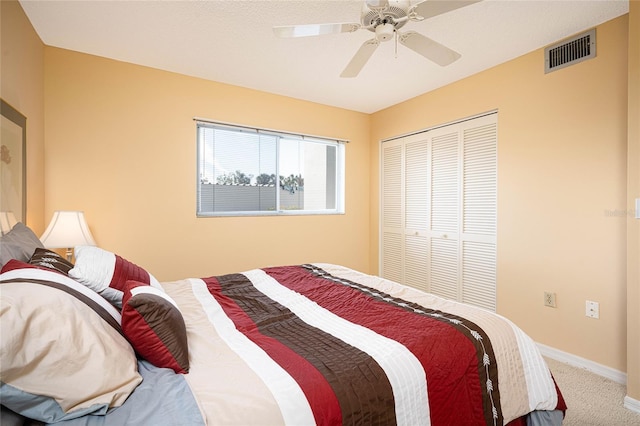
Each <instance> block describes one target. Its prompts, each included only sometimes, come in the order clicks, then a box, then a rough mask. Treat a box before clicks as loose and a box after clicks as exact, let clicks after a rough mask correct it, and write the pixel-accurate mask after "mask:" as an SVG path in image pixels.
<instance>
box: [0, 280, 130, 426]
mask: <svg viewBox="0 0 640 426" xmlns="http://www.w3.org/2000/svg"><path fill="white" fill-rule="evenodd" d="M33 271H35V272H46V271H42V270H38V269H33ZM12 272H13V271H10V272H8V273H7V274H10V273H12ZM46 273H48V274H51V275H56V276H59V277H61V278H65V277H62V276H61V275H60V274H57V273H53V272H46ZM3 279H4V277H3ZM72 293H73V292H69V291H68V290H65V291H62V290H61V289H60V288H55V287H50V286H48V285H44V284H41V283H34V282H28V281H26V280H23V281H20V280H18V279H16V280H12V281H10V282H7V281H5V282H3V283H1V284H0V336H1V339H2V345H1V346H0V376H1V377H2V382H1V383H0V394H1V395H2V404H3V405H4V406H6V407H7V408H9V409H11V410H12V411H14V412H16V413H18V414H20V415H23V416H25V417H28V418H32V419H35V420H39V421H42V422H46V423H50V422H57V421H60V420H67V419H73V418H76V417H80V416H83V415H86V414H89V413H91V414H100V415H101V414H105V413H106V412H107V410H108V409H110V408H114V407H119V406H121V405H122V404H123V403H124V401H125V400H126V399H127V397H128V396H129V395H130V394H131V393H132V392H133V391H134V389H135V388H136V387H137V386H138V385H139V384H140V383H141V381H142V378H141V376H140V375H139V374H138V371H137V360H136V356H135V353H134V351H133V348H132V347H131V345H130V344H129V343H128V342H127V340H126V339H125V338H124V337H123V336H122V335H121V334H120V333H119V332H118V331H117V330H116V329H115V328H114V327H112V326H111V325H109V324H108V323H107V322H106V321H104V320H103V319H102V318H101V317H100V315H98V314H97V313H96V312H95V311H94V310H93V309H91V308H90V307H89V306H88V305H86V304H85V303H83V302H82V301H80V300H79V299H78V298H76V297H74V296H73V295H72Z"/></svg>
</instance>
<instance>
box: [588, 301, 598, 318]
mask: <svg viewBox="0 0 640 426" xmlns="http://www.w3.org/2000/svg"><path fill="white" fill-rule="evenodd" d="M585 315H586V316H588V317H589V318H595V319H598V318H600V304H599V303H598V302H592V301H591V300H587V306H586V312H585Z"/></svg>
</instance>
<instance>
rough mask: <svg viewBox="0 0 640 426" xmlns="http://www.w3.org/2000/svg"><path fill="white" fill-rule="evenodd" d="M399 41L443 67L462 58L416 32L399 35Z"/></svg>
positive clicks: (453, 51)
mask: <svg viewBox="0 0 640 426" xmlns="http://www.w3.org/2000/svg"><path fill="white" fill-rule="evenodd" d="M398 41H399V42H400V44H403V45H405V46H407V47H408V48H409V49H411V50H413V51H414V52H416V53H418V54H420V55H422V56H424V57H425V58H427V59H429V60H430V61H433V62H435V63H436V64H438V65H441V66H443V67H445V66H447V65H449V64H451V63H453V62H455V61H457V60H458V59H459V58H460V56H461V55H460V54H459V53H458V52H456V51H455V50H451V49H449V48H448V47H447V46H444V45H442V44H440V43H438V42H437V41H435V40H432V39H430V38H429V37H425V36H423V35H422V34H420V33H417V32H415V31H407V32H404V33H402V34H399V38H398Z"/></svg>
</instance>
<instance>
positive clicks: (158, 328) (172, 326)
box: [122, 280, 189, 374]
mask: <svg viewBox="0 0 640 426" xmlns="http://www.w3.org/2000/svg"><path fill="white" fill-rule="evenodd" d="M122 330H123V332H124V334H125V336H126V337H127V339H128V340H129V342H130V343H131V345H132V346H133V348H134V349H135V350H136V352H137V353H138V354H139V355H140V356H142V357H143V358H144V359H146V360H147V361H149V362H150V363H152V364H153V365H155V366H156V367H163V368H171V369H172V370H173V371H175V372H176V373H183V374H184V373H188V372H189V352H188V346H187V330H186V326H185V324H184V319H183V318H182V314H181V313H180V310H179V309H178V306H177V305H176V303H175V302H174V301H173V299H171V297H169V295H167V294H166V293H165V292H163V291H162V290H160V289H158V288H155V287H151V286H149V285H147V284H145V283H141V282H138V281H133V280H128V281H127V283H126V287H125V290H124V296H123V300H122Z"/></svg>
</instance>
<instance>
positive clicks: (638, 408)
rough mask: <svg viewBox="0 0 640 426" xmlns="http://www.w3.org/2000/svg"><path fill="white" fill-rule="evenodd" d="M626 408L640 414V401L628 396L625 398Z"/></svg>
mask: <svg viewBox="0 0 640 426" xmlns="http://www.w3.org/2000/svg"><path fill="white" fill-rule="evenodd" d="M624 408H626V409H628V410H631V411H634V412H636V413H640V401H638V400H637V399H633V398H631V397H630V396H628V395H627V396H625V397H624Z"/></svg>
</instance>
